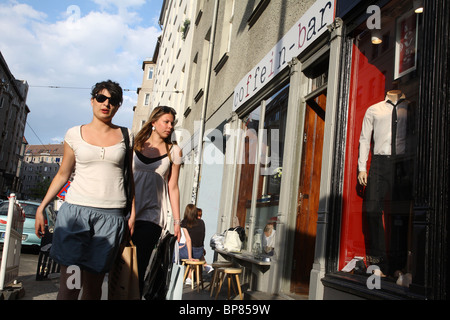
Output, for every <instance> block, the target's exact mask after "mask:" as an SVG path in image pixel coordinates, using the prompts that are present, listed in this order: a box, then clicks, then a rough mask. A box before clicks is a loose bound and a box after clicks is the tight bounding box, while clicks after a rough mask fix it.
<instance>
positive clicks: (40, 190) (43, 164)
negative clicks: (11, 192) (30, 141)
mask: <svg viewBox="0 0 450 320" xmlns="http://www.w3.org/2000/svg"><path fill="white" fill-rule="evenodd" d="M63 156H64V144H63V143H60V144H50V145H45V146H43V145H28V146H27V148H26V150H25V154H24V157H23V163H22V169H21V174H20V179H21V180H22V189H21V192H20V194H21V199H39V200H40V199H42V198H43V197H44V195H45V192H46V191H47V189H48V187H49V185H50V182H51V181H52V180H53V178H54V177H55V175H56V173H57V172H58V170H59V167H60V165H61V163H62V159H63Z"/></svg>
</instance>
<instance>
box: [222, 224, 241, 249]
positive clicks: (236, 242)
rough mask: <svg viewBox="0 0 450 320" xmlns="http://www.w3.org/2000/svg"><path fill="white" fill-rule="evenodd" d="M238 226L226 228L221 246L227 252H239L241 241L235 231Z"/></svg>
mask: <svg viewBox="0 0 450 320" xmlns="http://www.w3.org/2000/svg"><path fill="white" fill-rule="evenodd" d="M238 228H239V227H236V228H231V229H228V230H227V231H226V232H225V241H224V243H223V247H224V249H225V250H227V251H229V252H241V248H242V241H241V238H240V235H239V232H238V231H237V229H238Z"/></svg>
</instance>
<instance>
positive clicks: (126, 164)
mask: <svg viewBox="0 0 450 320" xmlns="http://www.w3.org/2000/svg"><path fill="white" fill-rule="evenodd" d="M120 129H121V130H122V135H123V140H124V141H125V158H124V161H123V185H124V188H125V196H126V197H127V205H126V207H125V209H124V212H123V214H124V215H125V216H126V215H128V213H130V211H131V200H132V195H131V182H130V181H131V180H130V179H131V178H132V177H131V176H130V174H131V172H130V158H131V157H130V136H129V135H128V128H126V127H120Z"/></svg>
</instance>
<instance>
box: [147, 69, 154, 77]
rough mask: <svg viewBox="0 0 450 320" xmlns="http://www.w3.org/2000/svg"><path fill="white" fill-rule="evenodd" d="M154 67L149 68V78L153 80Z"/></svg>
mask: <svg viewBox="0 0 450 320" xmlns="http://www.w3.org/2000/svg"><path fill="white" fill-rule="evenodd" d="M153 69H154V68H153V67H149V68H148V77H147V80H152V79H153Z"/></svg>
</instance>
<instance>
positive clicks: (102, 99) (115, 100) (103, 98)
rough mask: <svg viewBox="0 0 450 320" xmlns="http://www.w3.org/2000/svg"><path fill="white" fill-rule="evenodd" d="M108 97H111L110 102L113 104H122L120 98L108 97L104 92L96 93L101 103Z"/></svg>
mask: <svg viewBox="0 0 450 320" xmlns="http://www.w3.org/2000/svg"><path fill="white" fill-rule="evenodd" d="M107 99H109V103H110V104H111V105H113V106H120V100H119V99H118V98H113V97H107V96H105V95H103V94H96V95H95V100H97V102H99V103H103V102H105V101H106V100H107Z"/></svg>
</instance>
